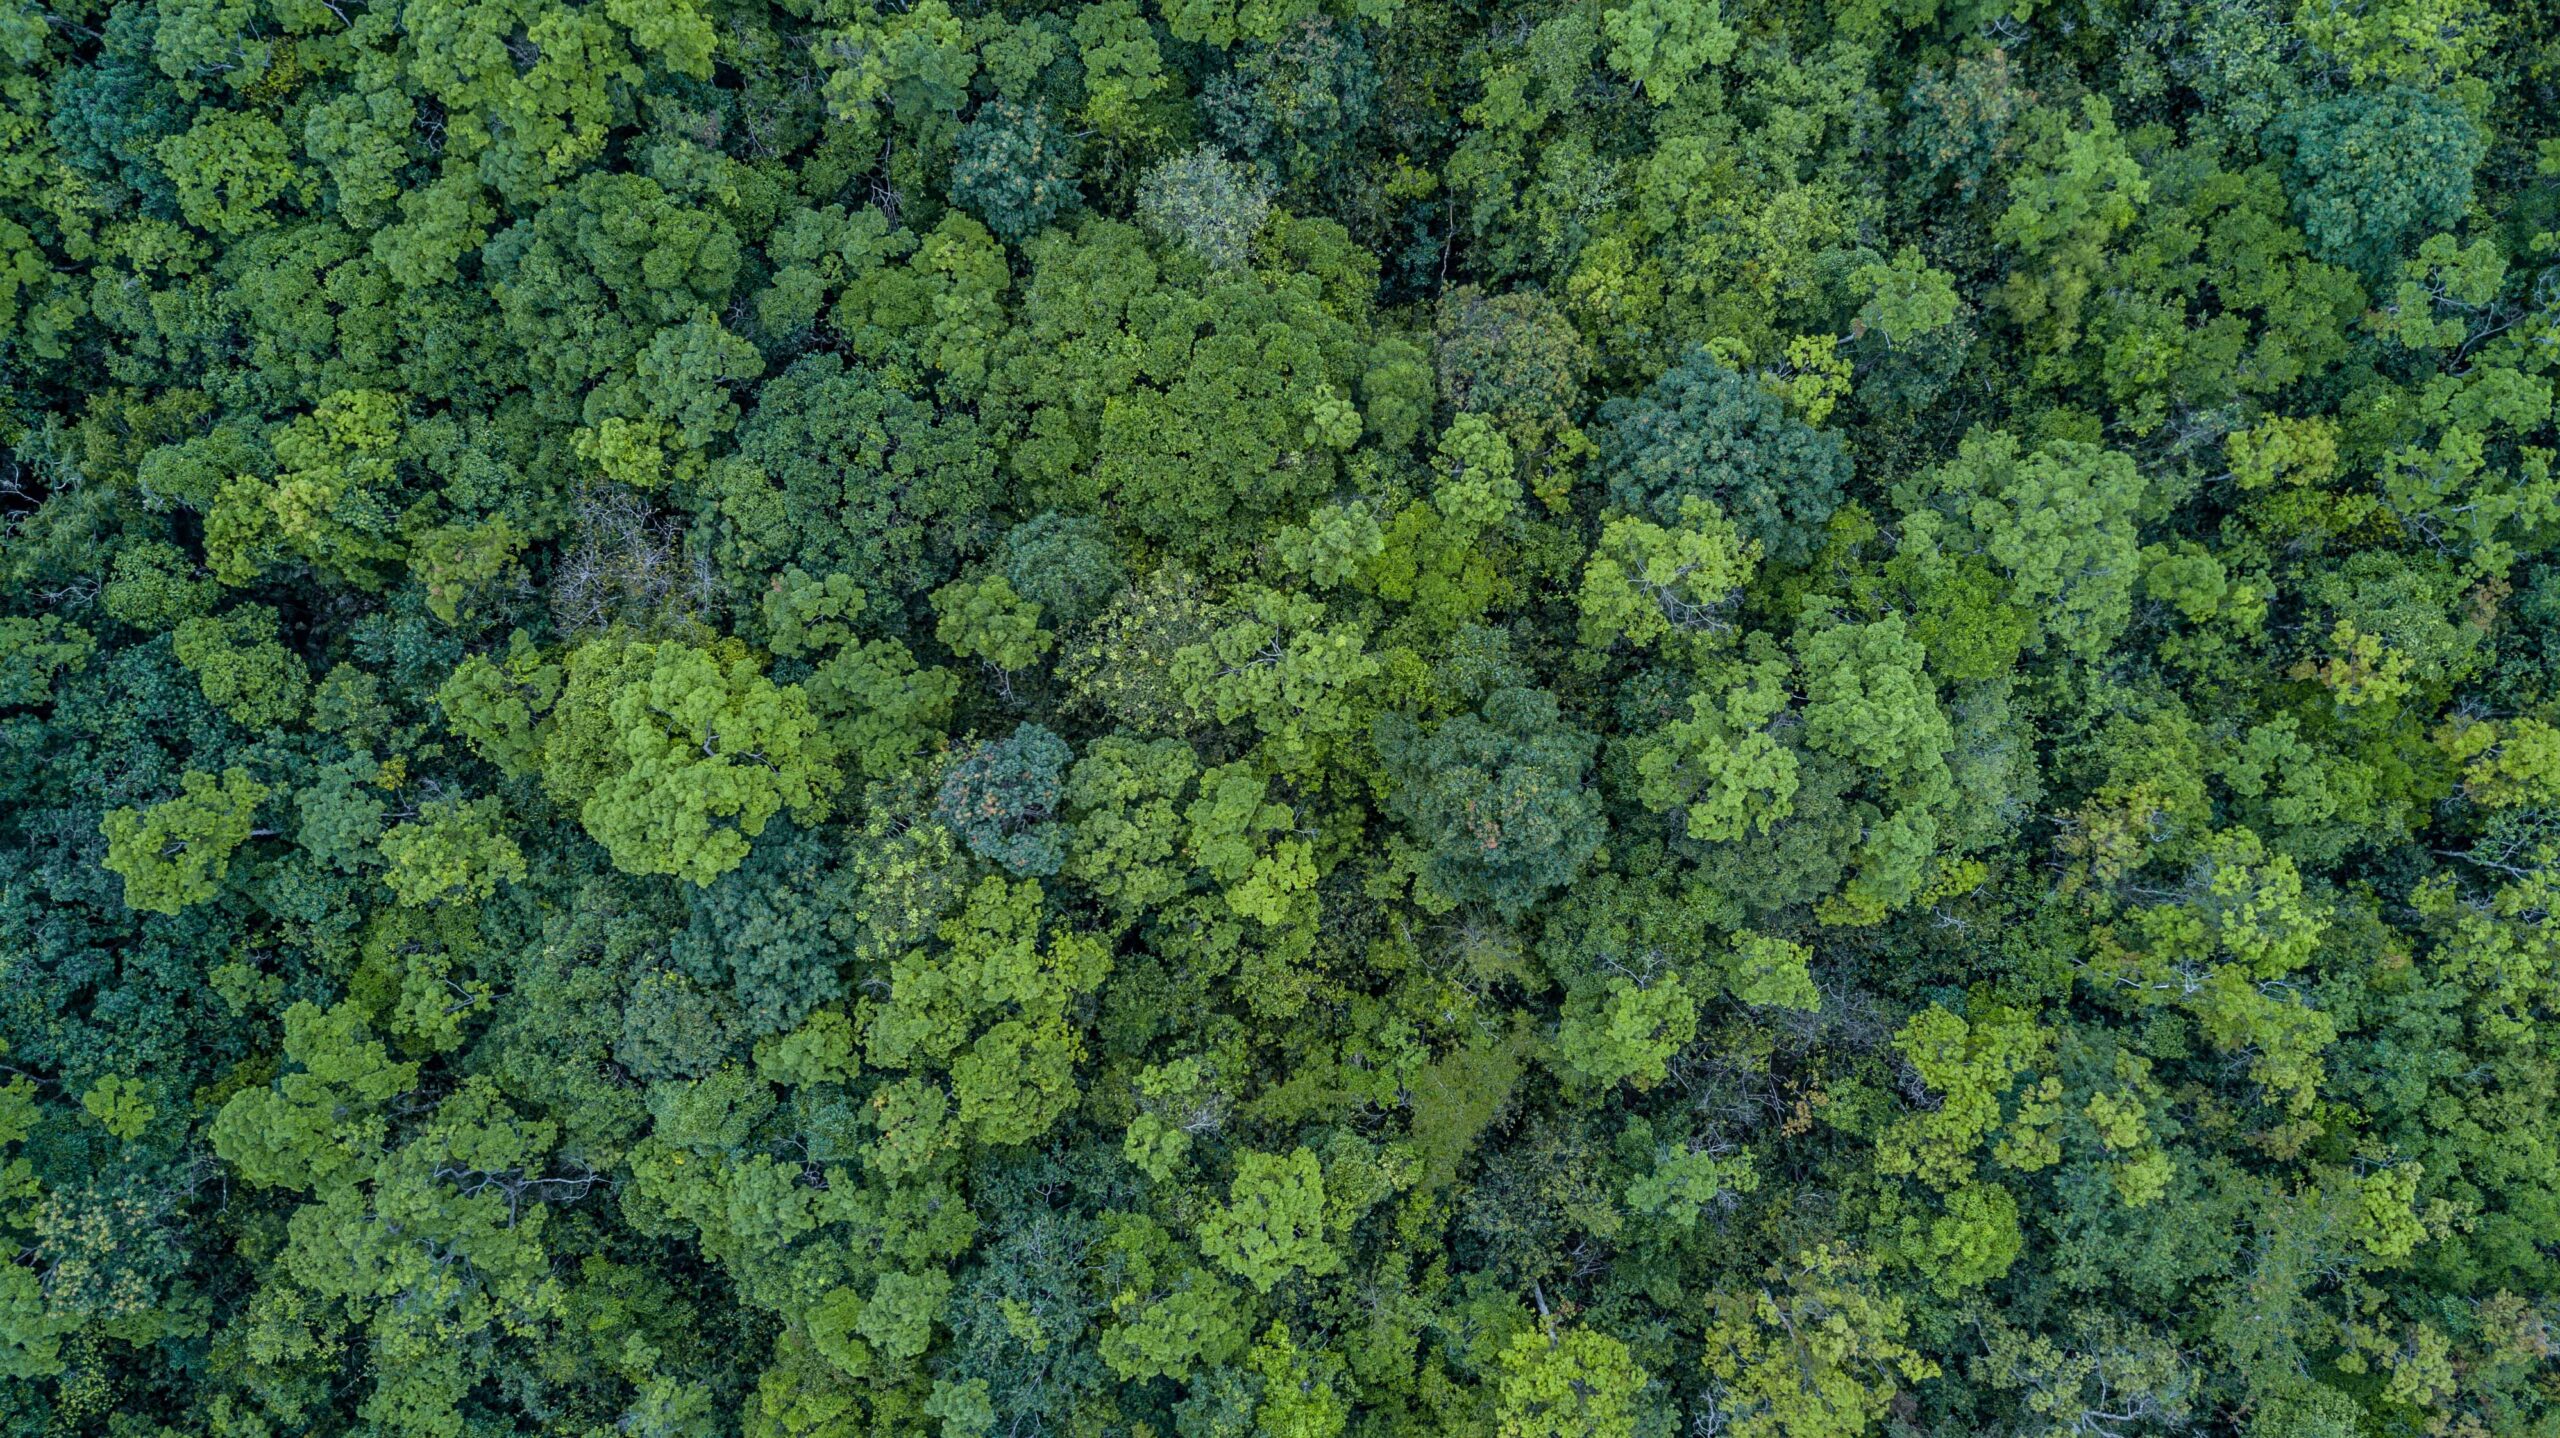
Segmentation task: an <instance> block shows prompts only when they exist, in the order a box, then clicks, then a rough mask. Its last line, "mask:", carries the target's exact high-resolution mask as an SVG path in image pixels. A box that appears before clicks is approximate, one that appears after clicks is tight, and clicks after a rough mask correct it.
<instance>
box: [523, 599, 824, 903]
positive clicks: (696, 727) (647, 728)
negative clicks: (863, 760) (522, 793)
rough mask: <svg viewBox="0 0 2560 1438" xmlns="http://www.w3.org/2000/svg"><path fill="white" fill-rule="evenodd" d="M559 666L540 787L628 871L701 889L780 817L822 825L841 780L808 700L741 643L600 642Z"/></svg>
mask: <svg viewBox="0 0 2560 1438" xmlns="http://www.w3.org/2000/svg"><path fill="white" fill-rule="evenodd" d="M563 667H564V670H565V673H566V680H565V683H564V685H563V688H562V690H561V694H560V701H559V705H558V708H557V709H556V711H555V712H554V714H553V716H552V724H553V726H554V727H553V729H552V732H551V734H550V735H549V737H548V739H547V740H546V741H545V742H544V744H543V748H542V778H543V786H544V788H545V789H547V790H548V791H549V792H550V793H551V795H552V796H553V797H554V798H555V799H557V800H559V801H560V802H561V803H563V804H568V805H572V806H574V807H575V808H576V811H577V813H578V817H579V821H580V822H581V823H583V824H584V825H585V826H586V829H587V832H588V833H589V834H590V835H593V836H594V838H595V839H596V841H597V842H598V843H600V844H603V845H604V846H605V848H606V850H607V852H609V853H610V854H611V855H612V856H613V861H614V863H615V864H616V865H617V866H618V867H620V868H622V869H624V870H626V871H628V872H631V873H635V874H675V875H678V876H680V877H683V878H685V879H689V880H691V881H692V882H693V883H695V884H709V883H710V882H711V881H712V880H713V879H715V878H718V877H719V876H720V875H721V874H722V873H724V872H726V871H728V870H730V869H732V868H735V867H737V864H738V861H739V860H741V859H744V858H745V857H746V855H747V841H748V840H750V839H753V838H754V837H755V836H756V835H758V834H761V833H763V832H764V826H765V825H766V823H768V822H769V821H771V820H772V818H773V816H774V815H776V814H778V813H780V812H781V811H782V810H783V809H785V808H789V809H790V810H791V811H792V813H793V815H794V816H795V817H818V816H823V815H824V814H825V812H826V808H827V804H828V801H829V799H830V797H831V796H832V795H833V793H834V792H835V789H836V788H837V786H838V785H839V784H840V783H841V782H842V778H841V775H840V774H839V773H838V772H837V770H836V768H835V767H834V748H833V746H832V745H831V744H830V743H829V742H828V741H827V739H826V737H825V736H824V734H823V733H821V732H820V730H819V727H818V722H817V720H816V718H815V717H814V716H813V715H812V714H811V713H810V710H809V703H808V699H807V696H806V695H805V694H803V693H802V692H801V691H800V690H799V689H798V688H797V687H788V688H786V687H782V686H777V685H776V684H774V683H773V681H771V680H769V679H767V678H765V677H764V675H763V673H762V672H761V666H759V665H758V664H757V663H756V661H755V659H754V657H753V656H752V655H750V654H749V653H748V652H747V649H746V646H744V645H743V644H740V643H738V642H737V641H735V640H725V641H721V642H720V643H717V644H715V645H713V646H711V647H709V648H701V647H697V646H694V645H691V644H686V643H683V642H680V641H667V642H664V643H657V644H645V643H629V642H624V641H618V640H597V641H595V642H593V643H590V644H587V645H585V646H582V647H580V648H578V649H576V650H573V651H571V652H570V654H569V655H568V658H567V660H566V662H565V664H564V666H563Z"/></svg>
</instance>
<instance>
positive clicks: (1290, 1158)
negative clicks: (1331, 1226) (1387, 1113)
mask: <svg viewBox="0 0 2560 1438" xmlns="http://www.w3.org/2000/svg"><path fill="white" fill-rule="evenodd" d="M1323 1228H1324V1173H1323V1167H1322V1165H1321V1164H1319V1163H1318V1162H1317V1160H1316V1156H1315V1155H1314V1154H1313V1153H1311V1152H1309V1151H1308V1150H1306V1149H1303V1148H1301V1149H1297V1150H1294V1151H1292V1152H1290V1153H1288V1154H1268V1153H1249V1154H1246V1155H1245V1156H1244V1157H1243V1158H1242V1159H1241V1160H1239V1161H1238V1163H1237V1165H1236V1176H1235V1181H1234V1183H1232V1184H1231V1185H1230V1186H1229V1187H1228V1190H1227V1201H1226V1203H1224V1204H1223V1205H1221V1206H1219V1207H1218V1208H1216V1209H1213V1210H1212V1211H1211V1212H1210V1214H1209V1216H1208V1218H1207V1219H1206V1220H1204V1221H1203V1222H1202V1223H1201V1225H1200V1251H1201V1252H1202V1253H1204V1254H1206V1255H1208V1257H1209V1259H1210V1261H1211V1262H1213V1263H1216V1264H1217V1265H1218V1266H1219V1267H1221V1268H1223V1269H1225V1270H1226V1271H1227V1272H1229V1273H1232V1274H1234V1275H1236V1276H1237V1277H1239V1278H1242V1279H1243V1280H1244V1281H1245V1282H1247V1283H1249V1284H1251V1285H1253V1289H1254V1291H1255V1292H1257V1293H1269V1292H1270V1291H1271V1288H1272V1285H1274V1284H1276V1283H1278V1282H1279V1281H1280V1280H1281V1279H1283V1278H1286V1277H1288V1276H1289V1275H1291V1274H1293V1273H1301V1272H1303V1273H1306V1274H1308V1275H1309V1276H1311V1277H1322V1276H1323V1275H1325V1274H1328V1273H1333V1272H1336V1271H1338V1270H1339V1269H1340V1268H1341V1267H1342V1255H1341V1254H1340V1253H1338V1252H1336V1251H1335V1250H1334V1249H1333V1248H1332V1247H1331V1246H1329V1245H1328V1244H1327V1243H1326V1242H1325V1241H1324V1236H1323Z"/></svg>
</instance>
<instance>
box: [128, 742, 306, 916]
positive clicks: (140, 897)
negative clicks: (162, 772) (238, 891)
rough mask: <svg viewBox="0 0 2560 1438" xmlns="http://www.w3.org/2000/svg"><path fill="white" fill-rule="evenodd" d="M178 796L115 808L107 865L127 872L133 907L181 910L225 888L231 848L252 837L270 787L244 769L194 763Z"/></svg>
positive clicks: (159, 911)
mask: <svg viewBox="0 0 2560 1438" xmlns="http://www.w3.org/2000/svg"><path fill="white" fill-rule="evenodd" d="M179 788H180V790H181V792H180V794H179V796H178V797H177V798H174V799H169V800H166V801H164V802H162V803H158V804H154V805H152V806H151V807H150V808H149V809H134V808H123V809H117V810H115V811H114V812H112V813H110V814H108V815H107V816H106V819H105V821H104V822H103V823H101V824H100V825H99V831H100V832H101V833H103V834H105V835H106V839H107V857H106V861H105V862H106V866H107V867H108V868H109V869H112V870H114V871H115V872H116V873H118V874H120V875H122V876H123V877H124V902H125V906H126V907H127V908H131V909H136V910H140V911H143V912H147V913H155V914H175V913H177V912H178V911H179V910H181V909H183V908H185V907H186V906H187V905H189V904H200V903H203V902H204V901H205V900H207V899H210V898H212V897H213V896H214V895H215V894H217V893H219V892H221V889H222V881H223V879H224V877H225V876H227V875H228V874H229V873H230V872H231V856H232V854H233V853H235V852H237V851H238V849H239V848H240V846H241V845H242V844H245V843H247V842H248V841H249V836H250V816H251V815H252V814H253V813H254V812H256V810H257V807H258V805H259V804H260V803H262V802H264V801H265V799H266V797H267V795H268V794H269V792H270V791H269V789H268V788H267V786H266V785H264V784H261V783H259V782H258V781H257V780H255V779H252V778H250V777H249V773H248V771H247V770H245V769H238V768H233V769H225V770H223V771H222V774H221V775H220V777H218V778H217V777H216V776H214V775H211V774H200V773H195V772H192V771H190V772H189V773H187V774H186V775H185V776H184V777H183V778H182V779H181V780H180V784H179Z"/></svg>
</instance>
